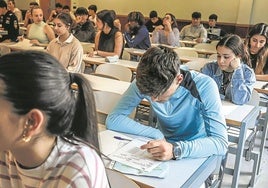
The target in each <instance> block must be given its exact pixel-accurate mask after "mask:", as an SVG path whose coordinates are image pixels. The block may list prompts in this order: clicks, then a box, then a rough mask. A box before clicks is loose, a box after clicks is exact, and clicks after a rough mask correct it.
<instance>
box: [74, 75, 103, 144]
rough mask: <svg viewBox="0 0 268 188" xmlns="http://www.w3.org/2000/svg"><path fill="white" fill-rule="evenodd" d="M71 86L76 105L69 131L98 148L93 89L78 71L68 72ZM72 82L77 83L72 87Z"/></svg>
mask: <svg viewBox="0 0 268 188" xmlns="http://www.w3.org/2000/svg"><path fill="white" fill-rule="evenodd" d="M69 74H70V81H71V83H72V86H71V88H70V89H72V90H73V92H75V93H76V105H75V108H74V118H73V121H72V125H71V129H70V130H71V132H72V133H73V134H74V136H76V137H78V138H80V139H82V140H84V141H86V142H87V143H89V144H91V145H93V146H94V147H95V148H97V149H99V142H98V124H97V118H96V117H97V115H96V107H95V100H94V95H93V90H92V88H91V86H90V84H89V82H88V81H87V80H86V79H85V78H84V77H83V76H82V75H81V74H78V73H69ZM74 83H75V84H76V85H77V87H75V89H74Z"/></svg>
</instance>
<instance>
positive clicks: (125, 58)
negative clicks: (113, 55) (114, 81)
mask: <svg viewBox="0 0 268 188" xmlns="http://www.w3.org/2000/svg"><path fill="white" fill-rule="evenodd" d="M122 59H124V60H129V61H130V54H129V53H128V52H127V51H126V50H123V54H122Z"/></svg>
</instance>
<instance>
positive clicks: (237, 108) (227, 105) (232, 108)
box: [222, 101, 260, 187]
mask: <svg viewBox="0 0 268 188" xmlns="http://www.w3.org/2000/svg"><path fill="white" fill-rule="evenodd" d="M222 104H223V112H224V115H225V119H226V123H227V125H228V126H229V127H234V128H238V129H239V135H238V136H237V135H233V134H232V133H228V140H229V142H231V143H236V144H237V148H233V147H229V150H228V153H230V154H234V155H235V163H234V168H233V169H230V168H225V169H224V171H225V173H227V174H230V175H232V176H233V178H232V186H231V187H238V180H239V177H240V170H241V162H242V158H243V156H244V155H245V153H244V146H245V142H246V134H247V130H248V129H249V128H250V127H251V126H255V122H256V119H257V117H258V115H259V112H260V109H259V108H258V107H255V106H251V105H235V104H233V103H231V102H226V101H222ZM254 163H255V164H254V167H253V168H254V170H253V172H251V177H252V178H253V179H255V177H256V169H257V168H258V166H257V165H258V159H256V160H254ZM252 181H254V180H252Z"/></svg>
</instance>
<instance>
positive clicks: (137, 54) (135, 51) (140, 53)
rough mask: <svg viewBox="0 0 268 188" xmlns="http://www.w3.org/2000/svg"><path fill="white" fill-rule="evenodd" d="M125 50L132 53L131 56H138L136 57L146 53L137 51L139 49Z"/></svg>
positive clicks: (140, 50)
mask: <svg viewBox="0 0 268 188" xmlns="http://www.w3.org/2000/svg"><path fill="white" fill-rule="evenodd" d="M124 50H125V51H126V52H128V53H130V54H131V55H136V56H142V55H143V54H144V53H145V52H146V50H142V49H137V48H124Z"/></svg>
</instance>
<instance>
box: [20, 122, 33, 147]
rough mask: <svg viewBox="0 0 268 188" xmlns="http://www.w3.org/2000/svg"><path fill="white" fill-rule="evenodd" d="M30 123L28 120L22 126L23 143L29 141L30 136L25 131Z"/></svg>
mask: <svg viewBox="0 0 268 188" xmlns="http://www.w3.org/2000/svg"><path fill="white" fill-rule="evenodd" d="M31 123H32V122H31V120H28V121H27V122H26V124H25V125H24V127H23V128H24V129H23V133H22V141H23V142H25V143H27V142H29V141H30V140H31V138H32V137H31V136H27V132H28V129H29V126H31Z"/></svg>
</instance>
